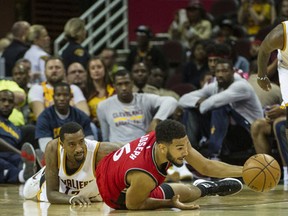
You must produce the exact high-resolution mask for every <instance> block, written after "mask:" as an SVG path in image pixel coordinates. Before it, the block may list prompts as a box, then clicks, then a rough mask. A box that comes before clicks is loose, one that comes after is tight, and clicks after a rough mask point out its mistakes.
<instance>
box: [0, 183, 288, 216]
mask: <svg viewBox="0 0 288 216" xmlns="http://www.w3.org/2000/svg"><path fill="white" fill-rule="evenodd" d="M22 189H23V186H21V185H4V184H0V207H1V209H0V215H1V216H2V215H3V216H4V215H8V216H12V215H13V216H15V215H25V216H34V215H41V216H42V215H43V216H46V215H52V216H53V215H57V216H60V215H61V216H62V215H73V216H74V215H75V216H76V215H81V216H82V215H84V216H85V215H89V216H90V215H91V216H92V215H93V216H95V215H117V216H118V215H119V216H123V215H128V216H132V215H133V216H134V215H135V216H141V215H151V214H153V216H166V215H168V216H174V215H177V216H186V215H187V216H207V215H213V216H242V215H243V216H250V215H253V216H254V215H256V216H258V215H259V216H271V215H272V216H278V215H288V191H283V185H281V184H280V185H278V186H277V187H276V188H275V189H274V190H273V191H270V192H266V193H256V192H253V191H251V190H249V189H248V188H247V187H246V186H245V187H244V189H243V190H242V191H241V192H240V193H238V194H236V195H234V196H230V197H204V198H201V199H199V200H197V201H196V202H195V204H199V205H200V209H199V210H193V211H180V210H178V209H161V210H154V211H119V210H118V211H115V210H113V209H110V208H109V207H108V206H107V205H105V204H104V203H96V204H95V203H94V204H92V205H91V206H83V207H80V206H70V205H55V204H54V205H50V204H49V203H38V202H35V201H31V200H24V199H23V197H22V195H21V194H22Z"/></svg>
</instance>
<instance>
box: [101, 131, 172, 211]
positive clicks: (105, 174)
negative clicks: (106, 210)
mask: <svg viewBox="0 0 288 216" xmlns="http://www.w3.org/2000/svg"><path fill="white" fill-rule="evenodd" d="M155 143H156V137H155V132H151V133H149V134H146V135H145V136H142V137H141V138H139V139H136V140H134V141H132V142H130V143H128V144H126V145H125V146H123V147H122V148H120V149H119V150H117V151H115V152H112V153H110V154H109V155H107V156H106V157H105V158H103V159H102V160H101V161H100V163H99V164H98V166H97V169H96V176H97V177H96V180H97V185H98V188H99V192H100V194H101V196H102V198H103V200H104V201H105V203H106V204H107V205H109V206H110V207H111V208H115V209H123V208H125V197H123V196H125V194H123V193H121V192H124V193H125V189H126V188H128V187H129V185H128V183H127V182H126V175H127V173H128V172H129V171H132V170H139V171H142V172H145V173H147V174H148V175H150V176H151V178H153V180H154V181H155V183H156V185H157V186H158V185H160V184H162V183H163V182H164V180H165V177H166V175H165V174H163V173H161V171H160V170H159V169H158V167H157V165H156V161H155V158H154V151H155ZM169 165H170V164H167V167H166V170H167V169H168V168H169Z"/></svg>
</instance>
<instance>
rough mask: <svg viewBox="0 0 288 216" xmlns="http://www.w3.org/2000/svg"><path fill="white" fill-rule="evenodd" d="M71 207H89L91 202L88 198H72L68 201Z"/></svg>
mask: <svg viewBox="0 0 288 216" xmlns="http://www.w3.org/2000/svg"><path fill="white" fill-rule="evenodd" d="M69 202H70V204H71V205H90V204H91V201H90V199H89V198H86V197H83V196H74V197H71V198H70V200H69Z"/></svg>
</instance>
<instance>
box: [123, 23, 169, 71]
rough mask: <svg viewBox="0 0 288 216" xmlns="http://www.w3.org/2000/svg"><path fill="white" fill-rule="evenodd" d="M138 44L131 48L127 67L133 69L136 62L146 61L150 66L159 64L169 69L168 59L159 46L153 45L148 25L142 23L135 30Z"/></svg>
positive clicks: (164, 68)
mask: <svg viewBox="0 0 288 216" xmlns="http://www.w3.org/2000/svg"><path fill="white" fill-rule="evenodd" d="M135 32H136V35H137V45H136V46H135V47H133V48H131V49H130V53H129V55H128V57H127V60H126V64H125V68H126V69H127V70H128V71H131V69H132V66H133V65H134V64H135V63H139V62H144V63H145V64H146V65H147V66H148V67H151V66H158V67H160V68H161V69H163V70H164V71H166V69H167V67H168V66H167V61H166V59H165V56H164V55H163V53H162V52H161V50H160V49H159V48H157V47H156V46H154V45H152V44H151V43H150V40H151V39H152V32H151V30H150V28H149V27H148V26H144V25H140V26H138V28H137V29H136V30H135Z"/></svg>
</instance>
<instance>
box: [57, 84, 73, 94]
mask: <svg viewBox="0 0 288 216" xmlns="http://www.w3.org/2000/svg"><path fill="white" fill-rule="evenodd" d="M58 87H67V88H68V90H69V92H71V87H70V84H68V83H66V82H59V83H56V84H55V85H54V92H55V89H56V88H58Z"/></svg>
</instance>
